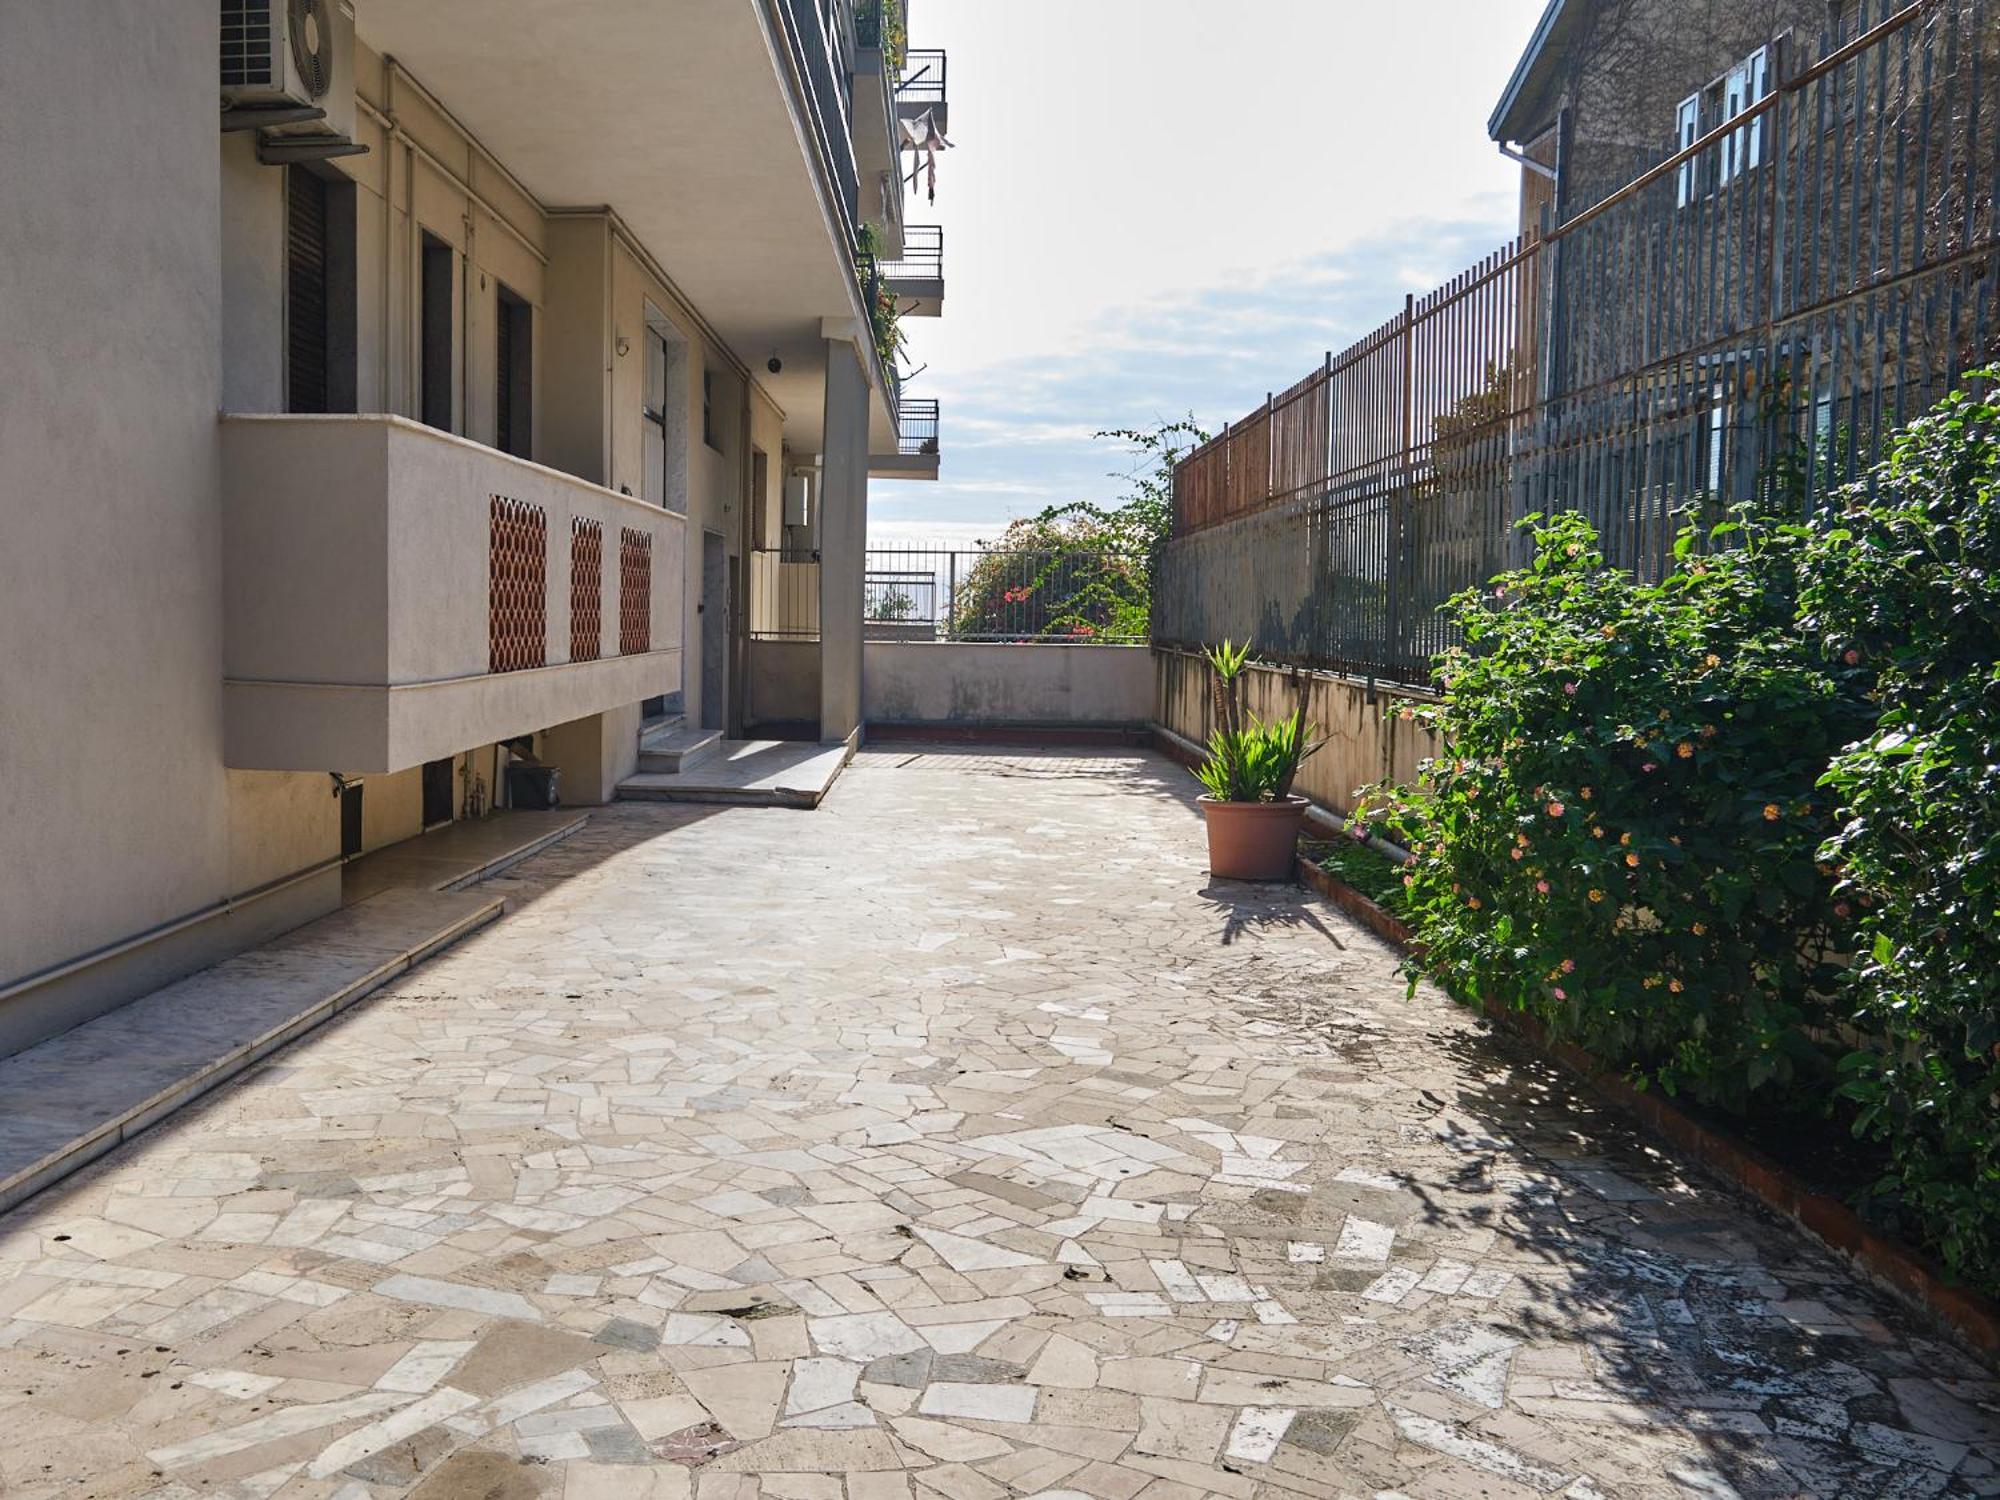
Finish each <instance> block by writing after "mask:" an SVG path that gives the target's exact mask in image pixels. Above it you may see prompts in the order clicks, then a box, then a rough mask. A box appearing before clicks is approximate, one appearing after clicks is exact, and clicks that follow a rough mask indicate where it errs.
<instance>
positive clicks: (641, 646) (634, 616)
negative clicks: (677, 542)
mask: <svg viewBox="0 0 2000 1500" xmlns="http://www.w3.org/2000/svg"><path fill="white" fill-rule="evenodd" d="M652 649H653V538H652V536H651V534H650V533H648V532H644V531H634V530H633V529H632V528H631V527H629V526H621V527H620V528H619V529H618V650H619V651H620V652H621V653H622V654H623V655H626V656H635V655H637V654H638V653H640V652H642V651H650V650H652Z"/></svg>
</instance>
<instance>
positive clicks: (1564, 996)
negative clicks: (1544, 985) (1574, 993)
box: [1549, 985, 1569, 1000]
mask: <svg viewBox="0 0 2000 1500" xmlns="http://www.w3.org/2000/svg"><path fill="white" fill-rule="evenodd" d="M1549 993H1550V994H1551V995H1554V996H1555V997H1556V999H1558V1000H1567V999H1569V996H1568V995H1567V994H1565V993H1564V992H1563V987H1562V986H1561V985H1557V986H1556V987H1555V988H1554V989H1552V990H1550V991H1549Z"/></svg>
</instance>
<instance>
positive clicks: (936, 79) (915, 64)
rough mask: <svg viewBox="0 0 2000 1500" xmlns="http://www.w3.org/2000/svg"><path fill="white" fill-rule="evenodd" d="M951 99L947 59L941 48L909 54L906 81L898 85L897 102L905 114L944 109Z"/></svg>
mask: <svg viewBox="0 0 2000 1500" xmlns="http://www.w3.org/2000/svg"><path fill="white" fill-rule="evenodd" d="M949 97H950V96H949V95H948V94H947V93H946V91H945V57H944V51H943V49H942V48H932V49H928V50H925V51H915V52H909V53H906V54H905V55H904V57H903V77H902V80H901V81H900V82H899V83H897V85H896V102H897V103H898V104H899V105H902V106H903V107H904V108H905V109H906V110H912V111H921V110H925V109H938V108H941V107H942V106H943V105H944V104H945V103H946V101H947V100H948V98H949Z"/></svg>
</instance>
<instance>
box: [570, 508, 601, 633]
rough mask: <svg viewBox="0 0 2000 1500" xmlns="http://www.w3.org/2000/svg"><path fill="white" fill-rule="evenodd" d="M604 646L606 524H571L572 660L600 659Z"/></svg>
mask: <svg viewBox="0 0 2000 1500" xmlns="http://www.w3.org/2000/svg"><path fill="white" fill-rule="evenodd" d="M603 645H604V523H603V522H602V521H592V520H589V519H588V518H586V517H584V516H572V517H570V523H569V659H570V660H571V661H596V660H597V658H598V655H599V653H600V652H601V651H602V650H603Z"/></svg>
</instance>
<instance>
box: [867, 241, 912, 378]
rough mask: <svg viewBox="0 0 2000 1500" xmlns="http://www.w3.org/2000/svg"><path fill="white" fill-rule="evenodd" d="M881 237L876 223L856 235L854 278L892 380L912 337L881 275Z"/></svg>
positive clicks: (878, 355) (877, 351) (876, 342)
mask: <svg viewBox="0 0 2000 1500" xmlns="http://www.w3.org/2000/svg"><path fill="white" fill-rule="evenodd" d="M881 243H882V241H881V237H880V236H879V235H878V234H876V232H875V226H874V225H873V224H863V225H862V226H861V227H860V229H858V230H857V231H856V232H855V261H854V274H855V279H856V280H857V281H858V282H859V283H860V285H861V299H862V301H863V302H865V303H867V305H868V324H869V328H870V330H871V332H872V333H873V334H874V338H875V354H876V357H877V358H878V359H880V360H881V361H882V368H883V369H885V370H887V371H888V372H889V375H890V377H891V378H892V379H893V378H895V376H896V375H897V372H898V370H899V368H900V361H901V358H902V353H903V348H904V346H905V345H906V344H907V343H908V341H909V335H908V334H906V333H905V332H904V331H903V326H902V309H901V308H900V307H898V306H897V303H896V294H895V293H894V292H892V291H890V290H889V284H888V282H887V281H886V280H884V279H883V277H882V275H881Z"/></svg>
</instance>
